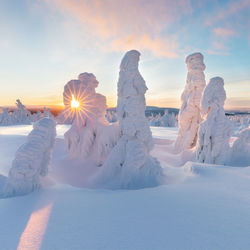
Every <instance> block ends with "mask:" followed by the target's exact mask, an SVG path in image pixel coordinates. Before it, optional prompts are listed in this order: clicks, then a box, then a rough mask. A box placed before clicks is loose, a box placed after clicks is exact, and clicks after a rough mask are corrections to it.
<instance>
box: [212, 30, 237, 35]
mask: <svg viewBox="0 0 250 250" xmlns="http://www.w3.org/2000/svg"><path fill="white" fill-rule="evenodd" d="M213 33H214V34H215V35H216V36H220V37H229V36H234V35H236V32H235V31H234V30H233V29H229V28H214V29H213Z"/></svg>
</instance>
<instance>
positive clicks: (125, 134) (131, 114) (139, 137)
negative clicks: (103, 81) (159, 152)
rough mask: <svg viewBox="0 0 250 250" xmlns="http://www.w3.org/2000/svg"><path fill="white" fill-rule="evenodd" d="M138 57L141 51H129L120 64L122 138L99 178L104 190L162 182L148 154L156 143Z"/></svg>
mask: <svg viewBox="0 0 250 250" xmlns="http://www.w3.org/2000/svg"><path fill="white" fill-rule="evenodd" d="M139 58H140V53H139V52H138V51H136V50H131V51H128V52H127V53H126V54H125V56H124V57H123V59H122V62H121V65H120V73H119V80H118V103H117V115H118V122H119V127H120V130H121V138H120V139H119V140H118V143H117V145H116V146H115V147H114V148H113V150H112V151H111V152H110V154H109V156H108V158H107V160H106V162H105V163H104V165H103V167H102V171H101V174H100V175H99V176H98V180H97V185H99V186H101V187H106V188H112V189H116V188H129V189H135V188H142V187H149V186H157V185H159V184H160V183H162V182H163V173H162V169H161V166H160V164H159V162H158V161H157V160H156V159H155V158H153V157H152V156H150V154H149V152H150V150H152V148H153V140H152V133H151V131H150V127H149V123H148V120H147V118H146V117H145V108H146V107H145V106H146V103H145V96H144V95H145V93H146V91H147V86H146V84H145V81H144V79H143V78H142V76H141V74H140V72H139V70H138V63H139Z"/></svg>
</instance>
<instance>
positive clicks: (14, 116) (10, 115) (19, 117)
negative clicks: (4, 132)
mask: <svg viewBox="0 0 250 250" xmlns="http://www.w3.org/2000/svg"><path fill="white" fill-rule="evenodd" d="M42 117H50V118H53V115H52V113H51V112H50V110H49V109H46V108H44V112H43V113H42V112H40V111H37V112H36V113H34V114H31V112H30V111H29V110H27V109H26V107H25V106H24V105H23V104H22V103H21V101H20V100H19V99H17V100H16V109H14V110H13V111H12V112H10V111H9V108H5V109H3V110H2V112H1V113H0V126H10V125H28V124H31V123H33V122H36V121H38V120H39V119H41V118H42Z"/></svg>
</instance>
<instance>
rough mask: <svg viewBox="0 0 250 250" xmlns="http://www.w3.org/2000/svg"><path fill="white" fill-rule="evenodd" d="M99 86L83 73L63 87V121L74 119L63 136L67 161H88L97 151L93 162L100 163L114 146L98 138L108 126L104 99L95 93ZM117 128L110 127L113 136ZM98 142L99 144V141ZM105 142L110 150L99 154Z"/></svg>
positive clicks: (94, 79) (88, 74) (110, 142)
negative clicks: (64, 117) (68, 118)
mask: <svg viewBox="0 0 250 250" xmlns="http://www.w3.org/2000/svg"><path fill="white" fill-rule="evenodd" d="M98 84H99V83H98V81H97V80H96V77H95V76H94V75H93V74H91V73H82V74H80V75H79V77H78V80H71V81H70V82H68V83H67V84H66V85H65V87H64V93H63V96H64V99H63V100H64V105H65V114H66V118H67V116H71V118H72V119H73V123H72V126H71V128H70V129H69V130H68V131H67V132H66V133H65V135H64V138H65V141H66V144H67V148H68V151H69V154H70V157H79V158H81V157H82V158H86V157H89V155H90V154H91V153H92V152H93V150H95V149H96V147H97V148H98V150H97V152H98V155H97V156H96V161H97V162H98V161H101V162H102V160H101V159H103V155H106V154H107V150H108V148H109V146H110V145H112V144H113V140H112V139H111V141H109V138H108V137H106V136H102V135H100V134H101V133H102V131H106V130H105V129H104V128H103V127H105V126H108V125H109V124H108V122H107V120H106V118H105V114H106V107H107V106H106V97H105V96H103V95H101V94H98V93H96V91H95V89H96V87H97V86H98ZM116 127H117V126H116ZM116 127H115V126H113V132H114V133H119V132H117V131H118V129H116ZM106 132H107V131H106ZM98 138H102V140H100V141H98ZM104 138H106V139H107V141H106V144H107V145H109V146H107V147H106V148H105V152H101V150H100V149H103V147H102V146H98V143H101V144H102V143H104ZM95 145H97V146H96V147H95ZM101 162H99V164H101Z"/></svg>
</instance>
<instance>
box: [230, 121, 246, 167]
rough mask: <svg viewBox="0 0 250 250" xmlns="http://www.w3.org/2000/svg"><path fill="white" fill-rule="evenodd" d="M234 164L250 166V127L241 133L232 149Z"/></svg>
mask: <svg viewBox="0 0 250 250" xmlns="http://www.w3.org/2000/svg"><path fill="white" fill-rule="evenodd" d="M232 164H233V165H237V166H249V165H250V126H249V127H248V128H245V129H243V130H241V131H240V133H239V135H238V138H237V139H236V141H235V142H234V144H233V147H232Z"/></svg>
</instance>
